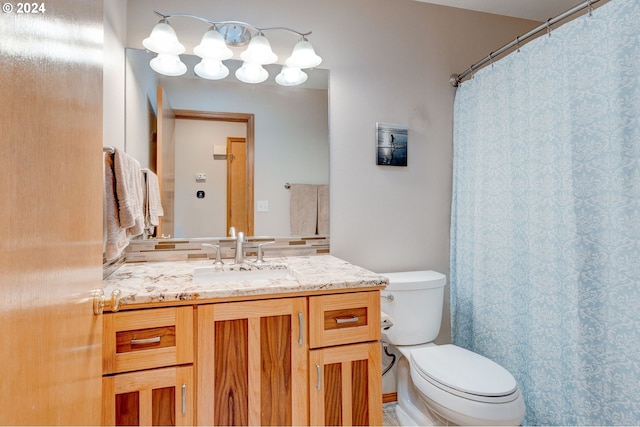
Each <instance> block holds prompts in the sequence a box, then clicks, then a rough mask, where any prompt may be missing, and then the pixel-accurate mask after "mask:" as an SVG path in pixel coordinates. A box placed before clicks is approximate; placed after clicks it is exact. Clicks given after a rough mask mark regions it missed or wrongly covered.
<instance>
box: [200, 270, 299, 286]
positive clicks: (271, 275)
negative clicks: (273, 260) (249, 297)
mask: <svg viewBox="0 0 640 427" xmlns="http://www.w3.org/2000/svg"><path fill="white" fill-rule="evenodd" d="M277 279H280V280H282V279H286V280H295V278H294V277H293V275H292V274H291V273H290V272H289V270H288V269H286V268H271V269H263V270H232V271H229V270H227V271H223V270H220V269H217V268H216V267H196V268H194V269H193V282H194V283H221V282H247V281H255V280H277Z"/></svg>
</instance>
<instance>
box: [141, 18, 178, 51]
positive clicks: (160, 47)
mask: <svg viewBox="0 0 640 427" xmlns="http://www.w3.org/2000/svg"><path fill="white" fill-rule="evenodd" d="M142 45H143V46H144V47H145V48H147V49H149V50H150V51H152V52H155V53H166V54H169V55H179V54H181V53H183V52H184V46H183V45H182V44H181V43H180V42H179V41H178V36H176V32H175V31H174V29H173V27H172V26H171V25H169V24H168V23H167V22H166V21H165V20H162V21H160V22H158V23H157V24H156V25H155V27H153V30H151V34H150V35H149V37H147V38H146V39H144V40H143V41H142Z"/></svg>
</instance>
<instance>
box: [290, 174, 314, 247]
mask: <svg viewBox="0 0 640 427" xmlns="http://www.w3.org/2000/svg"><path fill="white" fill-rule="evenodd" d="M290 191H291V193H290V197H291V199H290V216H291V217H290V221H291V235H293V236H296V235H315V234H316V230H317V224H318V188H317V186H316V185H312V184H291V188H290Z"/></svg>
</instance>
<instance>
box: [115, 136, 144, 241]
mask: <svg viewBox="0 0 640 427" xmlns="http://www.w3.org/2000/svg"><path fill="white" fill-rule="evenodd" d="M113 172H114V176H115V181H116V196H117V198H118V214H119V218H120V227H122V228H125V229H126V230H127V233H128V235H130V236H139V235H140V234H142V232H143V231H144V214H143V212H142V206H143V196H142V193H143V191H142V172H141V171H140V162H138V161H137V160H136V159H134V158H133V157H131V156H129V155H128V154H126V153H125V152H123V151H121V150H119V149H116V150H115V153H114V155H113Z"/></svg>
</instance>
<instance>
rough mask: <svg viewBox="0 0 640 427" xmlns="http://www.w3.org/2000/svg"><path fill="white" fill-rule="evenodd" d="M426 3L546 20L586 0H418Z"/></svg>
mask: <svg viewBox="0 0 640 427" xmlns="http://www.w3.org/2000/svg"><path fill="white" fill-rule="evenodd" d="M418 1H422V2H425V3H433V4H440V5H443V6H451V7H458V8H461V9H471V10H477V11H480V12H488V13H495V14H497V15H506V16H513V17H516V18H525V19H532V20H534V21H540V22H542V21H546V20H547V19H549V18H553V17H555V16H557V15H560V14H561V13H562V12H565V11H567V10H569V9H571V8H572V7H574V6H576V5H578V4H580V3H583V1H584V0H418Z"/></svg>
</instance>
